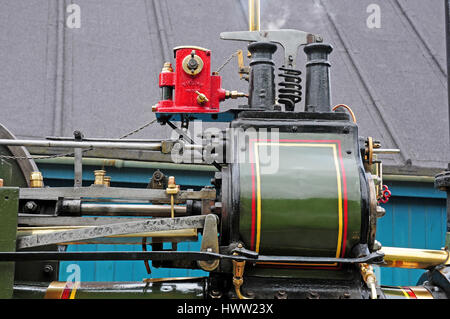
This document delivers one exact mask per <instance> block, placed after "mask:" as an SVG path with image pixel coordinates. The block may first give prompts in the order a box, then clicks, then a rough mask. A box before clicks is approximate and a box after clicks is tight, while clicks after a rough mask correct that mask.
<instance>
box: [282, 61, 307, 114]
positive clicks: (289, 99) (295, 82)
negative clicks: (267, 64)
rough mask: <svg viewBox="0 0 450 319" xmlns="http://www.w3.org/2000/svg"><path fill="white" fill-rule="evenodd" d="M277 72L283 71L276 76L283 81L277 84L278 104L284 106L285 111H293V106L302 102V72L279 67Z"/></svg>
mask: <svg viewBox="0 0 450 319" xmlns="http://www.w3.org/2000/svg"><path fill="white" fill-rule="evenodd" d="M278 70H280V71H283V73H279V74H278V76H279V77H281V78H283V81H281V82H280V83H278V85H279V87H280V88H279V89H278V103H280V104H284V105H285V108H286V111H294V109H295V104H296V103H298V102H300V101H301V100H302V86H301V84H300V83H301V82H302V78H301V77H300V76H301V74H302V72H301V71H299V70H295V69H289V68H286V67H284V66H283V67H281V68H279V69H278Z"/></svg>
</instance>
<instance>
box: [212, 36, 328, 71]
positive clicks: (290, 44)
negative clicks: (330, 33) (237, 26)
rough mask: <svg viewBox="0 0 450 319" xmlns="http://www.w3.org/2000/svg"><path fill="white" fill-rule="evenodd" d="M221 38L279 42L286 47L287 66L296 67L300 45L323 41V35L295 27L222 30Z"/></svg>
mask: <svg viewBox="0 0 450 319" xmlns="http://www.w3.org/2000/svg"><path fill="white" fill-rule="evenodd" d="M220 38H221V39H223V40H235V41H248V42H258V41H268V42H274V43H278V44H279V45H281V46H282V47H283V49H284V60H285V66H287V67H290V68H295V62H296V60H297V53H298V49H299V47H300V46H302V45H306V44H309V43H314V42H322V41H323V39H322V37H321V36H319V35H314V34H311V33H307V32H304V31H299V30H294V29H282V30H272V31H236V32H222V33H221V34H220Z"/></svg>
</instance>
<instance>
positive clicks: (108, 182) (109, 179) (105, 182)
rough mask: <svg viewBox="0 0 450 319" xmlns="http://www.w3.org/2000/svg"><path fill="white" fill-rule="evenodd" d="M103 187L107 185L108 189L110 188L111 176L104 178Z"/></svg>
mask: <svg viewBox="0 0 450 319" xmlns="http://www.w3.org/2000/svg"><path fill="white" fill-rule="evenodd" d="M103 185H105V186H106V187H109V186H110V185H111V176H105V177H103Z"/></svg>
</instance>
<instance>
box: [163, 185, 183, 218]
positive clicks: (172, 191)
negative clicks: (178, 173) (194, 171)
mask: <svg viewBox="0 0 450 319" xmlns="http://www.w3.org/2000/svg"><path fill="white" fill-rule="evenodd" d="M179 191H180V185H177V184H175V177H174V176H170V177H169V179H168V183H167V188H166V194H167V195H170V216H171V217H172V218H175V208H174V207H175V199H174V195H176V194H178V192H179Z"/></svg>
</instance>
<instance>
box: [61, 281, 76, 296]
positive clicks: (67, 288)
mask: <svg viewBox="0 0 450 319" xmlns="http://www.w3.org/2000/svg"><path fill="white" fill-rule="evenodd" d="M72 287H73V283H72V282H70V281H69V282H67V284H66V286H65V287H64V290H63V293H62V294H61V299H69V297H70V292H71V291H72Z"/></svg>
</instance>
